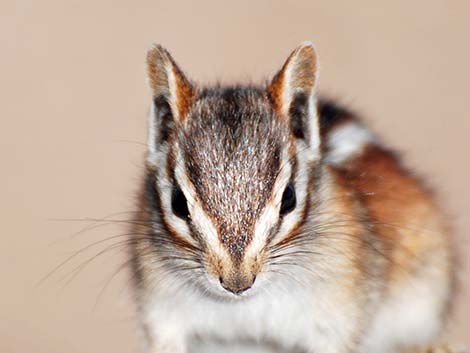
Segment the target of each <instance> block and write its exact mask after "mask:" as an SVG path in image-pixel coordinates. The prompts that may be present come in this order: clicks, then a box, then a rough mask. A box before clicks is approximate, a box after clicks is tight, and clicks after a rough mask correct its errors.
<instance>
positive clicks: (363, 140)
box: [325, 122, 377, 165]
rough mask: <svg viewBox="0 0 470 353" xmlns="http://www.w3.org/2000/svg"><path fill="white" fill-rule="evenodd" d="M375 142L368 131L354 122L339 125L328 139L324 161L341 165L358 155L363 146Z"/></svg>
mask: <svg viewBox="0 0 470 353" xmlns="http://www.w3.org/2000/svg"><path fill="white" fill-rule="evenodd" d="M376 142H377V140H376V138H375V136H374V135H372V133H371V132H370V131H369V130H367V129H366V128H364V127H363V126H361V125H359V124H357V123H355V122H352V123H348V124H345V125H341V126H339V127H338V128H336V129H334V130H333V132H332V133H331V134H330V136H329V137H328V141H327V145H328V148H329V149H330V151H329V153H328V155H327V156H326V158H325V160H326V162H327V163H330V164H333V165H338V164H341V163H343V162H345V161H347V160H348V159H350V158H352V157H355V156H357V155H358V154H360V153H361V152H362V150H363V149H364V147H365V146H367V145H369V144H374V143H376Z"/></svg>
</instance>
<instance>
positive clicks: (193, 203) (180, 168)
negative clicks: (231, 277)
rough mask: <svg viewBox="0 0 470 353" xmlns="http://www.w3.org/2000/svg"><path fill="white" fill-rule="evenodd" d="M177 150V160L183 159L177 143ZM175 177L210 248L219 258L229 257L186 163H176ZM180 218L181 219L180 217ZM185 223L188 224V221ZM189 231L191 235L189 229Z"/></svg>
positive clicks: (194, 220) (193, 218)
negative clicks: (199, 198)
mask: <svg viewBox="0 0 470 353" xmlns="http://www.w3.org/2000/svg"><path fill="white" fill-rule="evenodd" d="M175 152H176V160H177V161H182V160H183V159H182V154H181V151H180V149H179V147H178V145H175ZM175 178H176V180H177V182H178V184H179V186H180V188H181V190H182V191H183V193H184V195H185V197H186V199H187V201H188V209H189V212H190V214H191V219H192V221H193V223H194V224H195V226H196V227H197V228H198V229H200V230H201V231H202V232H204V240H205V241H206V242H207V245H208V247H209V249H210V250H211V251H212V252H214V253H215V254H216V255H218V256H219V258H221V259H225V258H227V257H228V254H227V252H226V250H225V249H224V248H223V246H222V244H221V243H220V240H219V235H218V232H217V229H216V227H215V226H214V224H213V222H212V220H211V219H210V217H209V216H208V215H207V214H206V212H205V211H204V210H203V208H202V206H201V205H200V203H199V202H198V198H197V195H196V190H195V189H194V186H193V184H192V183H191V181H190V180H189V179H188V176H187V173H186V168H185V165H184V163H177V164H176V167H175ZM176 218H178V217H176ZM178 220H181V219H179V218H178ZM184 223H185V224H186V222H184ZM186 228H187V225H186ZM187 233H188V236H189V229H188V230H187Z"/></svg>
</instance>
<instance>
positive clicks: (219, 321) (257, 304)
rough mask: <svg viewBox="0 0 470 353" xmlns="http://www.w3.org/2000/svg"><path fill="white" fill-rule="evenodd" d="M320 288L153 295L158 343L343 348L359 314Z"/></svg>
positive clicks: (181, 347) (195, 347) (181, 348)
mask: <svg viewBox="0 0 470 353" xmlns="http://www.w3.org/2000/svg"><path fill="white" fill-rule="evenodd" d="M316 292H317V291H315V290H314V291H312V289H311V288H310V290H309V291H307V290H305V289H300V288H295V287H292V288H289V289H287V288H284V289H283V290H270V291H269V293H268V292H260V293H256V295H254V296H252V297H249V298H243V299H241V300H236V301H232V302H224V301H217V300H213V299H208V298H203V297H202V296H201V295H199V294H196V293H185V294H183V293H180V294H178V295H169V294H161V295H157V296H156V297H155V298H154V300H152V304H151V307H149V309H150V310H148V313H149V315H148V316H147V322H148V323H149V324H150V325H149V326H150V327H152V335H153V336H154V337H155V341H156V342H158V346H159V347H161V346H162V345H163V346H165V347H168V350H169V351H172V352H175V351H178V352H193V351H194V352H196V351H197V352H198V353H209V352H213V351H217V352H221V351H224V352H241V351H243V352H251V351H256V352H276V353H278V352H287V351H289V352H292V351H293V350H294V351H295V349H296V348H298V349H303V350H304V351H305V350H307V351H315V352H325V353H328V352H335V353H339V352H344V351H346V347H347V346H348V344H347V342H348V341H350V340H351V337H352V335H353V334H354V331H355V330H354V329H355V327H356V323H355V322H354V315H350V314H351V311H350V310H348V308H344V307H339V306H338V305H336V304H337V303H335V302H334V301H333V300H331V299H332V298H334V297H335V296H334V295H333V296H330V298H327V297H324V296H323V297H319V296H316V295H315V293H316ZM348 313H349V314H348ZM255 347H256V349H253V348H255ZM160 350H161V348H160Z"/></svg>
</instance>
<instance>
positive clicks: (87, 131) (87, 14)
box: [0, 0, 470, 353]
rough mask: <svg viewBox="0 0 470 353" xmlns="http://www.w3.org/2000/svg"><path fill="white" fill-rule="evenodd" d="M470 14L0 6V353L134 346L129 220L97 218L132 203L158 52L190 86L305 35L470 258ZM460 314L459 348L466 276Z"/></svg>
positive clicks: (467, 308) (94, 351)
mask: <svg viewBox="0 0 470 353" xmlns="http://www.w3.org/2000/svg"><path fill="white" fill-rule="evenodd" d="M469 11H470V3H469V2H468V1H460V2H458V1H423V2H418V1H413V2H412V1H393V2H392V1H388V2H377V1H373V0H369V1H314V0H302V1H291V2H287V1H285V2H281V1H213V2H207V1H193V2H187V3H181V2H173V1H158V0H153V1H120V0H114V1H91V0H88V1H84V0H82V1H58V0H57V1H51V0H43V1H29V0H17V1H10V0H2V1H1V2H0V43H1V46H0V97H1V103H0V146H1V148H0V163H1V164H0V165H1V167H0V215H1V216H0V219H1V221H0V234H1V235H0V278H1V280H0V281H1V282H0V283H1V284H0V352H1V353H31V352H35V353H65V352H67V353H74V352H75V353H105V352H113V353H125V352H126V353H127V352H139V339H138V337H137V335H136V334H135V327H136V324H135V319H134V312H133V306H132V301H131V300H130V299H129V298H130V296H129V290H128V289H129V288H128V285H127V282H126V276H125V271H121V272H120V273H118V274H117V275H116V276H114V277H113V275H114V273H115V271H116V270H117V269H119V266H120V265H121V264H122V263H123V261H124V252H123V248H122V247H118V246H117V245H116V246H115V247H113V246H114V245H115V244H117V243H118V240H119V239H122V238H119V237H117V238H113V239H110V240H108V241H104V240H103V239H106V238H108V237H111V236H115V235H119V234H125V233H126V231H127V228H126V225H125V223H116V222H111V223H109V224H108V223H105V222H98V223H94V222H93V219H103V218H104V217H105V216H108V215H110V216H111V218H113V219H115V220H125V219H128V218H129V217H130V214H129V213H125V212H129V211H132V209H133V198H134V192H135V190H136V189H137V187H138V183H139V180H140V179H139V177H140V175H141V171H142V167H141V166H142V162H143V153H144V150H145V146H144V145H143V143H145V139H146V124H147V121H146V119H147V118H146V117H147V109H148V101H149V98H148V90H147V86H146V81H145V76H144V57H145V52H146V49H147V48H148V47H149V45H150V44H151V43H152V42H154V41H156V42H159V43H162V44H164V45H165V46H167V47H168V48H169V49H170V51H171V52H172V53H173V55H174V56H175V58H176V59H177V61H178V62H179V63H180V64H181V66H182V67H183V68H184V69H185V71H186V72H187V73H189V76H190V77H192V78H193V79H195V80H198V81H202V82H209V81H213V80H215V79H218V80H222V81H230V80H237V81H242V82H243V81H251V80H253V81H257V80H261V79H265V78H268V77H270V75H272V74H273V73H274V72H275V71H276V70H277V69H278V68H279V67H280V65H281V64H282V62H283V60H284V59H285V58H286V56H287V55H288V53H289V52H290V50H292V49H293V48H294V47H295V46H296V45H297V44H298V43H300V42H301V41H304V40H313V41H314V42H315V43H316V45H317V47H318V50H319V53H320V58H321V64H322V65H321V67H322V71H321V80H320V81H321V82H320V87H321V91H323V92H326V93H328V94H329V95H331V96H334V97H339V98H340V100H341V101H342V102H345V103H347V104H350V105H351V106H352V107H354V108H355V109H356V110H358V111H360V112H363V113H364V115H365V117H366V119H367V121H369V122H370V123H371V125H372V126H373V127H374V128H375V129H376V130H377V131H378V132H379V133H380V134H381V135H382V136H383V137H384V139H385V140H386V141H388V142H389V143H391V144H392V145H393V146H395V147H396V148H397V149H398V150H399V151H402V152H404V156H405V158H406V160H407V161H408V164H410V165H413V166H415V168H416V169H417V170H418V171H419V172H420V173H421V174H422V175H424V176H427V177H428V178H429V180H430V182H431V183H432V184H433V185H434V186H435V187H436V188H437V189H438V190H439V195H440V198H441V200H442V202H443V205H445V208H446V209H447V210H448V213H449V215H450V217H451V218H452V219H453V224H454V226H455V229H456V231H457V234H458V236H459V238H458V241H457V248H458V249H459V251H460V253H461V255H462V258H463V259H464V260H466V259H467V258H468V257H469V255H470V239H469V233H470V220H469V217H468V216H467V214H468V212H470V198H469V196H468V193H469V192H468V183H469V175H470V173H469V172H470V160H469V159H470V157H469V152H470V138H469V133H470V118H469V115H470V106H469V99H470V94H469V82H470V80H469V79H470V77H469V76H470V75H469V73H470V70H469V63H470V46H469V34H470V25H469V20H468V14H469ZM121 212H124V213H121ZM87 226H88V228H86V227H87ZM100 241H102V242H101V243H97V244H95V245H93V246H90V247H88V248H86V247H87V246H89V245H90V244H94V243H96V242H100ZM83 248H85V249H84V250H83V251H82V252H80V253H78V254H77V256H76V257H75V258H73V259H72V260H71V261H70V262H68V263H67V264H65V265H64V266H62V267H61V268H59V269H58V270H57V271H56V272H54V273H52V275H51V276H50V277H48V278H47V279H46V280H44V281H41V279H42V278H43V277H44V276H45V275H47V274H48V273H50V271H51V270H52V269H53V268H54V267H56V266H57V265H59V264H60V263H61V262H62V261H63V260H64V259H66V258H67V257H68V256H70V255H72V254H74V253H76V252H77V251H79V250H80V249H83ZM105 249H107V250H109V251H106V252H104V253H103V254H99V253H100V252H102V251H104V250H105ZM97 254H99V256H97V257H96V258H94V256H95V255H97ZM89 260H90V261H89ZM466 267H467V270H468V262H467V265H466ZM461 278H462V280H463V282H464V283H465V280H466V279H468V272H462V273H461ZM39 282H40V283H39ZM467 282H468V281H467ZM38 283H39V284H38ZM456 314H457V315H456V320H455V325H454V328H453V336H454V337H456V338H457V339H458V340H460V341H463V342H466V343H467V344H470V292H469V286H468V283H465V284H464V287H463V289H462V291H461V295H460V297H459V301H458V303H457V304H456Z"/></svg>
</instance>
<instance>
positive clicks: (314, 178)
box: [274, 165, 320, 247]
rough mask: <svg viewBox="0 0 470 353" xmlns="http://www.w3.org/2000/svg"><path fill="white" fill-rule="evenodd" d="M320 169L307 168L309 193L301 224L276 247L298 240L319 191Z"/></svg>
mask: <svg viewBox="0 0 470 353" xmlns="http://www.w3.org/2000/svg"><path fill="white" fill-rule="evenodd" d="M319 172H320V168H319V166H318V165H311V166H307V173H308V176H309V178H308V181H307V191H306V199H305V204H304V207H303V209H302V215H301V218H300V220H299V222H298V223H297V224H296V225H295V227H294V228H293V229H292V230H291V231H290V232H289V234H287V236H285V237H284V239H282V240H281V241H280V242H279V243H277V244H275V245H274V246H275V247H281V246H283V245H286V244H288V243H290V242H291V241H293V240H294V239H296V238H297V237H298V236H299V234H301V233H300V229H301V228H302V226H303V225H304V224H305V223H306V222H307V220H308V216H309V213H310V212H311V208H312V200H311V195H313V193H314V192H315V190H316V189H317V186H318V183H319V179H320V174H319Z"/></svg>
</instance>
